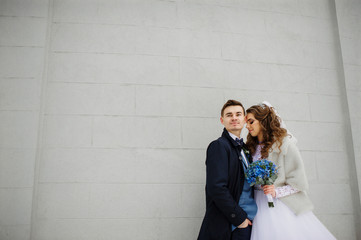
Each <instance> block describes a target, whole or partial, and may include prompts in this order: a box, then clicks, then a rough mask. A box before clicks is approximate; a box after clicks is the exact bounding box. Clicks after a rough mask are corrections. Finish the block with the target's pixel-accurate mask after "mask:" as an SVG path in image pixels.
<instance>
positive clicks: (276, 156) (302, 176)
mask: <svg viewBox="0 0 361 240" xmlns="http://www.w3.org/2000/svg"><path fill="white" fill-rule="evenodd" d="M246 112H247V129H248V131H249V134H248V136H247V147H248V148H249V150H250V151H251V154H252V157H253V161H257V160H261V159H268V160H270V161H272V162H273V163H275V164H276V165H277V167H278V178H277V179H276V181H275V183H274V185H268V186H255V196H254V197H255V200H256V203H257V206H258V212H257V215H256V217H255V219H254V221H253V227H252V234H251V239H253V240H268V239H270V240H275V239H277V240H283V239H284V240H297V239H300V240H301V239H302V240H304V239H317V240H322V239H324V240H326V239H327V240H329V239H335V237H334V236H333V235H332V234H331V233H330V232H329V231H328V230H327V228H326V227H325V226H324V225H323V224H322V223H321V222H320V221H319V220H318V219H317V217H316V216H315V215H314V214H313V212H312V209H313V205H312V202H311V200H310V199H309V197H308V195H307V190H308V182H307V178H306V173H305V169H304V165H303V161H302V158H301V155H300V152H299V150H298V148H297V146H296V142H297V141H296V139H295V138H294V137H293V136H292V135H291V134H289V133H288V132H287V129H285V128H283V125H282V126H281V124H282V119H281V118H280V117H279V116H278V115H277V113H276V111H275V110H274V108H273V107H272V106H271V105H270V104H268V103H267V104H259V105H254V106H252V107H250V108H249V109H247V111H246ZM265 194H271V195H272V197H273V201H274V208H270V207H268V200H267V197H266V195H265Z"/></svg>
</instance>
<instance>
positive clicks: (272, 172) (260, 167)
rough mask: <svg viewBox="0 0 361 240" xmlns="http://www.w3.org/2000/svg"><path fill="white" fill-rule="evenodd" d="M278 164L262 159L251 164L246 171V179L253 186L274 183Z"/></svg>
mask: <svg viewBox="0 0 361 240" xmlns="http://www.w3.org/2000/svg"><path fill="white" fill-rule="evenodd" d="M277 173H278V171H277V166H276V164H274V163H273V162H272V161H269V160H267V159H261V160H258V161H255V162H253V163H252V164H250V165H249V167H248V169H247V171H246V180H247V182H248V183H249V184H250V185H251V186H253V185H255V184H259V185H272V184H273V183H274V182H275V180H276V179H277Z"/></svg>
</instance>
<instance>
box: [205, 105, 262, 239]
mask: <svg viewBox="0 0 361 240" xmlns="http://www.w3.org/2000/svg"><path fill="white" fill-rule="evenodd" d="M220 120H221V123H222V124H223V125H224V130H223V133H222V136H221V137H220V138H218V139H217V140H215V141H213V142H211V143H210V144H209V146H208V149H207V158H206V168H207V180H206V214H205V216H204V219H203V223H202V226H201V229H200V232H199V236H198V240H249V239H250V237H251V229H252V222H251V221H252V220H253V218H254V217H255V215H256V213H257V205H256V203H255V201H254V199H253V190H252V188H251V187H250V185H249V184H248V183H247V181H245V170H246V169H247V167H248V164H249V163H250V162H248V159H247V157H246V154H245V152H244V149H245V146H244V143H243V139H240V134H241V131H242V128H243V125H244V124H245V111H244V107H243V105H242V104H241V103H240V102H238V101H235V100H228V101H227V102H226V103H225V104H224V105H223V108H222V111H221V118H220Z"/></svg>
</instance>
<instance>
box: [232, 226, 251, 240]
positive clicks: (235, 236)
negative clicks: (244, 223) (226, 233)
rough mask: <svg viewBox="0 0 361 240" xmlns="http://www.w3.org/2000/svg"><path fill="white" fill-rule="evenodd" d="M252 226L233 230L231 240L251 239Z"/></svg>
mask: <svg viewBox="0 0 361 240" xmlns="http://www.w3.org/2000/svg"><path fill="white" fill-rule="evenodd" d="M251 232H252V226H251V225H248V227H246V228H236V229H234V230H233V232H232V235H231V240H249V239H251Z"/></svg>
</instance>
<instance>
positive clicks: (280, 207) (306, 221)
mask: <svg viewBox="0 0 361 240" xmlns="http://www.w3.org/2000/svg"><path fill="white" fill-rule="evenodd" d="M260 150H261V148H260V147H258V148H257V151H256V152H255V154H253V159H254V161H255V160H259V159H260V156H261V154H260ZM288 186H289V185H288ZM256 188H257V187H256ZM287 191H289V192H288V193H287ZM292 191H294V189H293V188H292V187H291V186H289V188H283V194H286V195H288V194H292ZM296 191H297V190H296ZM254 198H255V200H256V203H257V207H258V211H257V214H256V217H255V218H254V220H253V226H252V234H251V240H313V239H314V240H334V239H336V238H335V237H334V236H333V235H332V234H331V233H330V232H329V231H328V229H327V228H326V227H325V226H324V225H323V224H322V223H321V222H320V221H319V220H318V219H317V217H316V216H315V215H314V214H313V212H312V211H310V212H307V213H304V214H300V215H298V216H296V215H295V214H294V213H293V212H292V211H291V210H290V209H289V208H288V207H287V206H286V205H285V204H284V203H283V202H282V201H281V200H279V199H277V198H274V208H270V207H268V200H267V197H266V195H265V194H264V193H263V191H262V190H261V189H260V188H259V187H258V189H255V191H254Z"/></svg>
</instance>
